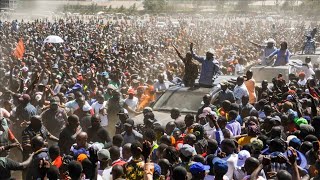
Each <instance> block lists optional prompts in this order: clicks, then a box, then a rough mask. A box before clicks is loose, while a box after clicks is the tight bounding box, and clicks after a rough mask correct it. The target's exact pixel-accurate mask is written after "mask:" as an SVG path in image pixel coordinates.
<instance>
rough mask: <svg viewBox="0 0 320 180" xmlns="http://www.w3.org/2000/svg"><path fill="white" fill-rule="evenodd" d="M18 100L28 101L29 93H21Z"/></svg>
mask: <svg viewBox="0 0 320 180" xmlns="http://www.w3.org/2000/svg"><path fill="white" fill-rule="evenodd" d="M19 100H20V101H25V102H29V101H30V100H31V98H30V96H29V94H23V95H22V96H21V97H20V98H19Z"/></svg>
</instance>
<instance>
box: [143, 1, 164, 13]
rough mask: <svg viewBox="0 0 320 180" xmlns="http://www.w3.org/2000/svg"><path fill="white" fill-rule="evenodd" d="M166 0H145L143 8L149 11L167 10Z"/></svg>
mask: <svg viewBox="0 0 320 180" xmlns="http://www.w3.org/2000/svg"><path fill="white" fill-rule="evenodd" d="M166 5H167V2H166V0H144V1H143V8H144V9H145V10H146V11H149V12H161V11H163V10H165V7H166Z"/></svg>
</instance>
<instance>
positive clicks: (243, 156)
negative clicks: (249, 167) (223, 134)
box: [237, 150, 251, 167]
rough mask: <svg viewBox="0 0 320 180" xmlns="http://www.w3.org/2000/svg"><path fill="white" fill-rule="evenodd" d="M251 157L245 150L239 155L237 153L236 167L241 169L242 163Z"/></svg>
mask: <svg viewBox="0 0 320 180" xmlns="http://www.w3.org/2000/svg"><path fill="white" fill-rule="evenodd" d="M249 157H251V155H250V153H249V151H247V150H241V151H240V152H239V153H238V162H237V166H238V167H243V166H244V163H245V162H246V159H247V158H249Z"/></svg>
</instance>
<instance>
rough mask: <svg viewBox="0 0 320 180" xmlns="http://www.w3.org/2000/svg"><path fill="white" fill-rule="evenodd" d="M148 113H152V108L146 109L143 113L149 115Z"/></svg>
mask: <svg viewBox="0 0 320 180" xmlns="http://www.w3.org/2000/svg"><path fill="white" fill-rule="evenodd" d="M147 112H152V108H151V107H145V108H144V109H143V113H147Z"/></svg>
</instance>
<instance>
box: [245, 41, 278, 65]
mask: <svg viewBox="0 0 320 180" xmlns="http://www.w3.org/2000/svg"><path fill="white" fill-rule="evenodd" d="M249 42H250V43H252V44H253V45H255V46H257V47H259V48H263V56H262V58H261V59H262V62H261V64H262V65H271V64H272V63H270V61H267V59H266V57H268V56H269V55H270V54H271V53H273V52H274V51H275V50H277V48H276V47H275V44H276V41H275V40H274V39H272V38H269V39H268V40H267V46H264V45H260V44H257V43H254V42H252V41H249Z"/></svg>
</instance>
